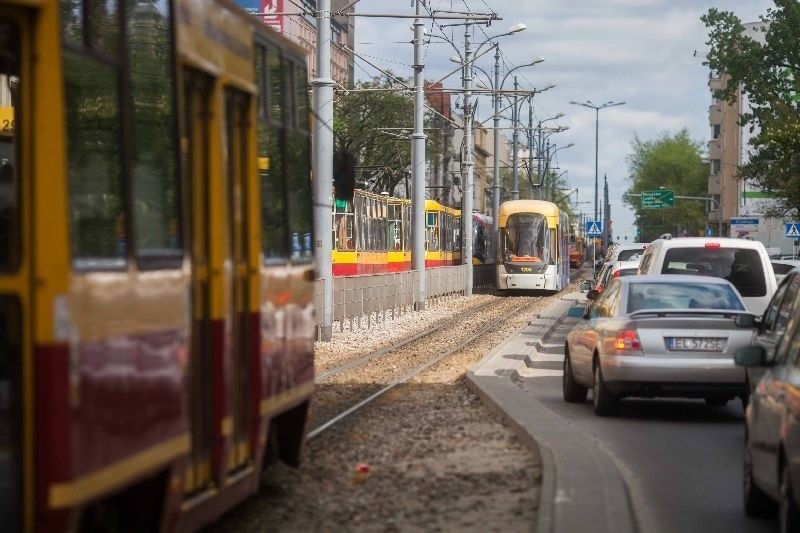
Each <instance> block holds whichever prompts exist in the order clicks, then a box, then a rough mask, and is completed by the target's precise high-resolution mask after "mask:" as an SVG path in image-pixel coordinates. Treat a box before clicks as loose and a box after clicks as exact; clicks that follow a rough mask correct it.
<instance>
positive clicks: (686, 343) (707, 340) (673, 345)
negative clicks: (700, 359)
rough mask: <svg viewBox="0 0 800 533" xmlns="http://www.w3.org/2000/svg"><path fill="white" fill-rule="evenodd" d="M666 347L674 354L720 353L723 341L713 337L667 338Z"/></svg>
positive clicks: (723, 345) (723, 344)
mask: <svg viewBox="0 0 800 533" xmlns="http://www.w3.org/2000/svg"><path fill="white" fill-rule="evenodd" d="M667 346H668V347H669V349H670V350H672V351H675V352H721V351H722V350H723V349H724V348H725V339H721V338H715V337H669V339H668V343H667Z"/></svg>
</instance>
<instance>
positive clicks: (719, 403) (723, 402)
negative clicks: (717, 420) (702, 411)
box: [706, 396, 728, 407]
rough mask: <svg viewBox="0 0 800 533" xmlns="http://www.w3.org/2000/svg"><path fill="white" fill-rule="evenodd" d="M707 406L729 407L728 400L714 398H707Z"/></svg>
mask: <svg viewBox="0 0 800 533" xmlns="http://www.w3.org/2000/svg"><path fill="white" fill-rule="evenodd" d="M706 405H708V406H709V407H725V406H726V405H728V399H727V398H715V397H713V396H711V397H709V398H706Z"/></svg>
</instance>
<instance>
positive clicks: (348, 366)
mask: <svg viewBox="0 0 800 533" xmlns="http://www.w3.org/2000/svg"><path fill="white" fill-rule="evenodd" d="M496 304H497V302H496V301H495V300H492V301H489V302H486V303H483V304H481V305H478V306H476V307H473V308H470V309H468V310H467V311H465V312H463V313H460V314H459V315H457V316H455V317H452V318H449V319H445V320H441V321H437V322H436V323H435V324H433V325H432V326H430V327H429V328H427V329H425V330H423V331H420V332H419V333H416V334H414V335H412V336H411V337H408V338H406V339H403V340H401V341H395V342H392V343H389V344H386V345H385V346H382V347H381V348H378V349H377V350H373V351H371V352H369V353H367V354H365V355H360V356H357V357H355V358H354V359H351V360H349V361H347V362H346V363H344V364H340V365H338V366H336V367H334V368H331V369H329V370H325V371H322V372H320V373H319V374H318V375H317V377H316V379H315V380H314V382H315V383H316V384H318V385H319V384H322V383H325V382H327V381H329V380H330V378H332V377H334V376H337V375H339V374H342V373H344V372H347V371H348V370H352V369H354V368H357V367H359V366H361V365H363V364H365V363H368V362H370V361H372V360H374V359H377V358H380V357H383V356H385V355H386V354H389V353H392V352H396V351H397V350H399V349H401V348H403V347H405V346H408V345H410V344H413V343H415V342H418V341H420V340H422V339H424V338H426V337H430V336H432V335H435V334H437V333H439V332H441V331H442V330H443V329H445V328H446V327H447V326H454V325H456V324H459V323H463V322H464V320H465V319H468V318H469V317H471V316H473V315H477V314H479V313H482V312H484V311H486V310H488V309H490V308H491V307H492V306H494V305H496Z"/></svg>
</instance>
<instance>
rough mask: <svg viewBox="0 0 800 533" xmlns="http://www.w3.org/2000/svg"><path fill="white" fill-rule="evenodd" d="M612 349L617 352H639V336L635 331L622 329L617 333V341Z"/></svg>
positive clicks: (640, 344) (640, 347)
mask: <svg viewBox="0 0 800 533" xmlns="http://www.w3.org/2000/svg"><path fill="white" fill-rule="evenodd" d="M614 347H615V348H616V349H617V351H618V352H641V351H642V343H641V342H640V341H639V334H638V333H636V330H635V329H624V330H622V331H620V332H618V333H617V341H616V343H615V344H614Z"/></svg>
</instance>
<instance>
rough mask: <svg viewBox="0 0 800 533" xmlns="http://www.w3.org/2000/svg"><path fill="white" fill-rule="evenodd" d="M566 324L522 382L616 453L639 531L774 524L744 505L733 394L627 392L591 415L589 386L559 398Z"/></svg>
mask: <svg viewBox="0 0 800 533" xmlns="http://www.w3.org/2000/svg"><path fill="white" fill-rule="evenodd" d="M568 320H572V319H568ZM569 328H570V324H569V322H567V323H565V324H563V325H562V326H561V327H559V328H558V329H557V330H556V331H555V332H554V333H553V334H552V335H551V336H550V337H549V338H548V339H546V344H545V345H544V346H543V347H542V348H543V350H544V351H545V352H548V353H547V354H546V355H545V356H544V357H542V360H541V361H540V362H537V363H536V364H535V365H534V367H533V368H530V369H528V370H527V371H526V373H525V376H524V379H523V380H522V384H521V386H522V387H523V389H524V390H525V391H526V392H528V393H529V394H531V395H533V396H534V397H535V398H536V399H537V400H539V401H540V402H541V403H542V404H543V405H545V406H546V407H547V408H549V409H551V410H552V411H553V412H554V413H556V414H557V415H558V416H560V417H562V418H563V419H564V421H565V422H567V423H568V424H571V425H572V426H573V427H574V428H576V429H577V430H578V431H579V432H581V433H582V434H583V435H585V437H586V439H588V440H591V441H593V442H594V443H595V444H596V445H597V446H599V447H601V448H602V449H603V450H605V451H606V452H607V453H608V454H610V455H611V456H612V457H613V458H614V460H615V461H616V463H617V468H618V469H619V470H620V471H621V473H622V475H623V477H624V479H625V482H626V484H627V486H628V490H629V495H630V498H631V501H632V504H633V507H634V509H635V513H636V519H637V521H638V525H639V529H640V531H643V532H648V533H649V532H681V533H687V532H693V531H698V532H700V531H702V532H710V531H725V532H730V533H733V532H761V531H764V532H767V531H776V530H777V524H776V522H774V521H770V520H756V519H751V518H748V517H747V516H746V515H745V514H744V510H743V508H742V501H741V500H742V498H741V480H742V447H743V440H744V419H743V416H744V414H743V411H742V408H741V404H740V402H738V400H737V401H736V402H733V401H732V402H729V404H728V406H726V407H724V408H713V407H708V406H706V405H705V403H704V402H702V401H697V400H673V399H664V400H660V399H655V400H646V399H642V400H637V399H626V400H623V402H622V404H621V405H622V407H621V409H620V413H619V415H618V416H616V417H612V418H600V417H597V416H595V415H594V413H593V412H592V408H591V403H590V401H591V392H590V393H589V395H590V396H589V398H590V400H589V401H588V402H587V403H586V404H583V405H575V404H568V403H566V402H564V401H563V399H562V395H561V372H560V368H561V362H562V361H563V341H564V337H565V336H566V333H567V331H568V330H569ZM559 345H560V348H559Z"/></svg>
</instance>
